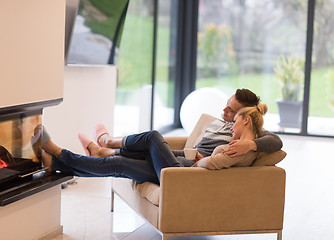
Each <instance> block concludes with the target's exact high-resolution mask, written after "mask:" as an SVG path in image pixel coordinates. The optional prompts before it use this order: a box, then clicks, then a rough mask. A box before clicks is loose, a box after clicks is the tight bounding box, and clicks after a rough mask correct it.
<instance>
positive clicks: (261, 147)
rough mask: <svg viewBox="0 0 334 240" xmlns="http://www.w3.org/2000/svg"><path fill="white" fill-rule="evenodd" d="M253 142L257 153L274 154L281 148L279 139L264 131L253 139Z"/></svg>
mask: <svg viewBox="0 0 334 240" xmlns="http://www.w3.org/2000/svg"><path fill="white" fill-rule="evenodd" d="M253 141H254V142H255V144H256V146H257V148H256V151H257V152H276V151H278V150H281V148H282V147H283V142H282V140H281V138H280V137H279V136H277V135H276V134H275V133H272V132H269V131H266V130H263V131H261V132H260V134H259V137H258V138H256V139H253Z"/></svg>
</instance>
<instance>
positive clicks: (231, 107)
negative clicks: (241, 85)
mask: <svg viewBox="0 0 334 240" xmlns="http://www.w3.org/2000/svg"><path fill="white" fill-rule="evenodd" d="M243 107H244V106H243V105H242V104H241V103H239V102H238V101H237V100H236V99H235V95H233V96H232V97H230V98H229V99H228V100H227V104H226V107H225V108H224V110H223V111H224V113H222V118H223V119H224V120H225V121H226V122H233V119H234V116H235V114H236V113H237V112H238V111H239V109H241V108H243Z"/></svg>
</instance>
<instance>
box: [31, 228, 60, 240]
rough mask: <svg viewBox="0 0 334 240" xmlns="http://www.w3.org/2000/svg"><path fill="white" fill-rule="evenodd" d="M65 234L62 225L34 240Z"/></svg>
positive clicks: (48, 238)
mask: <svg viewBox="0 0 334 240" xmlns="http://www.w3.org/2000/svg"><path fill="white" fill-rule="evenodd" d="M61 234H63V226H62V225H60V226H58V227H56V228H54V229H52V230H51V231H49V232H47V233H45V234H44V235H43V236H40V237H38V238H35V239H34V240H51V239H53V238H55V237H57V236H59V235H61Z"/></svg>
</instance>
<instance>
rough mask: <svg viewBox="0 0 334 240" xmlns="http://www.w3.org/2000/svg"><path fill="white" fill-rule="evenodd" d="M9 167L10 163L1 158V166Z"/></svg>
mask: <svg viewBox="0 0 334 240" xmlns="http://www.w3.org/2000/svg"><path fill="white" fill-rule="evenodd" d="M5 167H8V164H7V163H6V162H5V161H3V160H2V159H1V158H0V168H5Z"/></svg>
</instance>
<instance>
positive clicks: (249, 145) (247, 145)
mask: <svg viewBox="0 0 334 240" xmlns="http://www.w3.org/2000/svg"><path fill="white" fill-rule="evenodd" d="M282 146H283V143H282V141H281V139H280V137H279V136H277V135H276V134H274V133H271V132H268V131H266V130H263V131H261V132H260V134H259V137H258V138H256V139H253V140H234V141H232V142H231V143H230V144H229V148H228V149H227V150H225V151H224V152H223V153H225V154H227V155H229V156H230V157H236V156H239V155H242V154H246V153H247V152H249V151H256V152H275V151H278V150H280V149H281V148H282Z"/></svg>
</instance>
